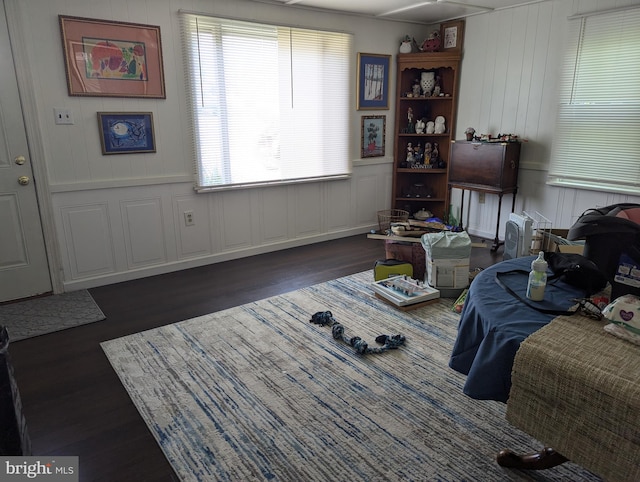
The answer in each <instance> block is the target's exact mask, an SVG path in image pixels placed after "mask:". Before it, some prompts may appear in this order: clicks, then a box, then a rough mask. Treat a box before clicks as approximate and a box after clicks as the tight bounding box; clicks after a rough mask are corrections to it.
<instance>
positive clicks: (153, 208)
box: [121, 198, 167, 269]
mask: <svg viewBox="0 0 640 482" xmlns="http://www.w3.org/2000/svg"><path fill="white" fill-rule="evenodd" d="M121 211H122V221H123V225H124V227H125V231H124V232H125V246H126V249H127V265H128V267H129V269H134V268H140V267H142V266H148V265H152V264H161V263H166V262H167V250H166V245H165V237H164V228H163V213H162V203H161V200H160V199H159V198H156V199H143V200H139V201H123V202H122V203H121Z"/></svg>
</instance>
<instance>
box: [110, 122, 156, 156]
mask: <svg viewBox="0 0 640 482" xmlns="http://www.w3.org/2000/svg"><path fill="white" fill-rule="evenodd" d="M98 125H99V129H100V144H101V145H102V154H105V155H106V154H136V153H142V152H156V142H155V137H154V133H153V113H151V112H98Z"/></svg>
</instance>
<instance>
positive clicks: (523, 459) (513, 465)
mask: <svg viewBox="0 0 640 482" xmlns="http://www.w3.org/2000/svg"><path fill="white" fill-rule="evenodd" d="M568 460H569V459H567V458H566V457H564V456H562V455H560V454H559V453H558V452H556V451H555V450H553V449H552V448H550V447H545V448H544V449H542V450H540V451H539V452H533V453H531V454H526V455H517V454H514V453H513V452H512V451H511V450H502V451H500V453H499V454H498V455H497V456H496V461H497V462H498V465H500V466H501V467H507V468H510V469H525V470H544V469H550V468H551V467H555V466H557V465H560V464H563V463H565V462H567V461H568Z"/></svg>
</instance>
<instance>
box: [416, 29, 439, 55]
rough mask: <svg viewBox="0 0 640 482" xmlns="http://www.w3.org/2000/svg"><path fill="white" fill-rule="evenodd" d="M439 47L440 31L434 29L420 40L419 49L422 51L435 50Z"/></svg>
mask: <svg viewBox="0 0 640 482" xmlns="http://www.w3.org/2000/svg"><path fill="white" fill-rule="evenodd" d="M439 48H440V32H439V31H438V30H434V31H433V32H431V33H430V34H429V36H428V37H427V38H426V39H425V40H424V42H422V46H421V48H420V50H422V51H423V52H437V51H438V49H439Z"/></svg>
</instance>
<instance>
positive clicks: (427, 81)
mask: <svg viewBox="0 0 640 482" xmlns="http://www.w3.org/2000/svg"><path fill="white" fill-rule="evenodd" d="M435 85H436V74H435V72H433V71H426V72H422V73H421V74H420V87H422V95H424V96H425V97H431V93H432V92H433V88H434V87H435Z"/></svg>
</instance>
